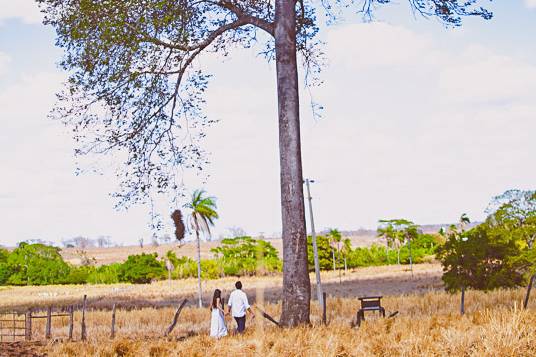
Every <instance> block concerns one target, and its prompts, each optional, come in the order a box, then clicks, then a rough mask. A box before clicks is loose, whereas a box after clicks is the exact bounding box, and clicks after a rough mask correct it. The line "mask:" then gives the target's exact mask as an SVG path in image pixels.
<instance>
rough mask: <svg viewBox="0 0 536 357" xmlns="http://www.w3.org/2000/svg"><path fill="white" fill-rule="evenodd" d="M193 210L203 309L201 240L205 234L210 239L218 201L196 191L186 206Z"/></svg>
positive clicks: (192, 219) (200, 304) (216, 215)
mask: <svg viewBox="0 0 536 357" xmlns="http://www.w3.org/2000/svg"><path fill="white" fill-rule="evenodd" d="M186 207H187V208H189V209H191V210H192V212H191V214H190V226H191V227H192V229H193V230H194V231H195V236H196V243H197V283H198V286H197V289H198V290H197V292H198V298H199V307H203V292H202V288H201V238H200V233H201V232H203V233H205V234H206V235H208V236H209V237H210V226H213V225H214V220H216V219H217V218H218V213H217V212H216V199H215V198H214V197H209V196H206V195H205V191H204V190H196V191H194V193H193V194H192V199H191V201H190V202H189V203H188V204H187V205H186Z"/></svg>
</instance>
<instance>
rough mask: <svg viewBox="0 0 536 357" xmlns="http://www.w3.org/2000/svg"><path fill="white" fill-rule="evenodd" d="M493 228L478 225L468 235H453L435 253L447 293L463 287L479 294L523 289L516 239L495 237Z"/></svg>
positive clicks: (454, 232) (453, 233) (504, 236)
mask: <svg viewBox="0 0 536 357" xmlns="http://www.w3.org/2000/svg"><path fill="white" fill-rule="evenodd" d="M495 233H497V232H496V231H494V229H493V227H491V226H489V225H487V224H481V225H479V226H477V227H475V228H473V229H471V230H470V231H467V232H457V231H452V232H450V233H449V235H448V238H447V241H446V243H445V245H444V246H442V247H440V248H439V249H438V257H439V259H440V260H441V264H442V265H443V270H444V274H443V278H442V279H443V281H444V283H445V288H446V289H447V290H448V291H456V290H459V289H461V288H462V287H470V288H473V289H478V290H491V289H495V288H499V287H504V288H509V287H515V286H519V285H522V284H523V283H524V275H523V271H522V269H521V268H522V267H523V266H525V265H526V262H525V261H523V259H520V257H522V254H521V249H520V247H519V245H518V244H517V242H516V240H515V239H511V237H509V236H508V235H504V234H495Z"/></svg>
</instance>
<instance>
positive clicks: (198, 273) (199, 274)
mask: <svg viewBox="0 0 536 357" xmlns="http://www.w3.org/2000/svg"><path fill="white" fill-rule="evenodd" d="M196 226H197V222H196ZM196 228H197V227H196ZM195 235H196V238H197V295H198V298H199V307H203V291H202V290H201V240H200V239H199V229H196V230H195Z"/></svg>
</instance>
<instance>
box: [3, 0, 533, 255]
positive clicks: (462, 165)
mask: <svg viewBox="0 0 536 357" xmlns="http://www.w3.org/2000/svg"><path fill="white" fill-rule="evenodd" d="M482 3H483V4H485V5H486V6H488V5H489V8H491V9H492V10H493V11H494V14H495V16H494V18H493V19H492V20H491V21H484V20H482V19H477V18H474V19H466V21H465V22H464V25H463V26H462V27H461V28H457V29H446V28H445V27H443V26H442V25H441V24H440V23H438V21H436V20H433V19H424V18H422V17H420V16H416V15H413V14H412V13H411V12H410V11H409V9H408V8H407V6H404V4H405V2H404V1H399V2H397V3H396V4H395V5H392V6H389V7H386V8H384V9H383V10H380V11H378V12H377V14H376V18H375V20H374V21H373V22H364V21H363V20H362V18H361V17H360V16H359V15H355V14H347V16H345V20H344V21H341V22H340V23H337V24H336V25H331V26H325V25H322V27H321V33H322V35H321V36H322V40H324V41H325V43H326V45H325V48H324V49H325V53H326V55H327V58H328V60H327V64H326V67H325V68H324V70H323V73H322V80H323V82H324V83H323V85H322V86H321V87H319V88H314V89H313V90H312V92H311V93H310V94H309V92H308V91H306V90H303V88H302V90H301V121H302V122H301V125H302V145H303V148H302V155H303V170H304V175H305V177H309V178H311V179H314V180H315V183H314V184H312V187H311V190H312V195H313V205H314V215H315V226H316V228H317V230H321V229H326V228H329V227H336V228H339V229H341V230H353V229H358V228H361V227H363V228H372V229H374V228H376V226H377V222H378V220H379V219H386V218H399V217H404V218H408V219H411V220H413V221H414V222H416V223H418V224H436V223H450V222H455V221H456V220H457V219H458V217H459V216H460V215H461V214H462V213H467V214H468V215H469V217H471V218H472V219H473V220H481V219H483V218H484V217H485V213H484V210H485V208H486V206H487V204H488V202H489V201H490V199H491V198H492V197H493V196H494V195H498V194H500V193H502V192H503V191H505V190H507V189H511V188H520V189H534V186H535V182H536V165H535V154H536V140H535V137H536V120H535V119H536V41H534V34H535V33H536V0H513V1H495V2H493V3H490V4H488V2H487V1H482ZM41 20H42V18H41V15H40V13H39V11H38V10H37V7H36V5H35V4H34V3H33V2H32V1H31V0H16V1H13V0H0V222H1V225H2V237H1V238H0V245H8V246H9V245H14V244H15V243H17V242H19V241H23V240H28V239H43V240H48V241H53V242H60V241H61V240H63V239H68V238H70V237H74V236H79V235H82V236H87V237H90V238H95V237H98V236H102V235H105V236H110V237H111V238H112V240H114V241H115V242H117V243H120V244H135V243H136V242H137V241H138V239H139V238H141V237H146V238H147V237H150V236H151V234H152V232H151V231H150V229H149V228H148V224H149V223H150V219H149V215H148V213H149V212H150V209H151V208H150V207H149V206H147V205H145V206H135V207H131V208H130V209H129V210H128V211H125V210H120V211H118V210H115V209H114V203H115V201H114V199H113V198H111V197H110V193H112V192H113V191H114V189H115V188H116V187H117V182H116V181H115V178H114V176H113V175H111V174H110V173H109V172H107V170H106V168H107V167H109V166H110V165H113V164H114V162H115V163H117V158H114V157H104V158H102V157H98V158H94V160H98V163H100V164H102V167H103V168H104V169H103V173H102V174H84V175H78V176H77V175H76V174H75V171H76V167H77V161H76V159H75V158H74V156H73V150H74V143H73V140H72V139H71V137H70V135H69V130H68V128H65V127H63V126H62V125H61V124H60V123H58V122H56V121H53V120H51V119H49V118H48V117H47V115H48V113H49V112H50V110H51V109H52V108H53V107H54V105H55V93H57V92H58V91H59V90H60V89H61V88H62V82H63V81H64V80H65V78H66V74H65V73H63V72H62V71H61V70H60V69H59V68H58V66H57V63H58V61H59V60H60V58H61V56H62V51H61V49H59V48H56V47H55V46H54V42H55V34H54V31H53V30H52V29H51V28H49V27H45V26H44V25H42V24H41ZM196 66H199V67H200V68H204V69H208V70H209V71H210V72H211V73H212V74H213V75H214V77H213V79H212V80H211V82H210V85H209V89H208V91H207V96H206V99H207V115H208V117H209V118H211V119H216V120H218V123H217V124H215V125H214V126H212V127H211V128H210V129H209V130H208V131H207V138H206V139H205V140H204V142H203V147H204V148H205V149H206V150H207V151H208V152H210V156H209V159H210V164H209V165H208V166H207V168H206V172H207V173H208V174H209V176H208V178H205V177H198V176H196V175H195V174H194V173H192V172H186V173H185V175H184V178H183V180H182V181H183V183H184V185H185V187H187V189H189V190H193V189H196V188H200V187H203V188H205V189H206V190H207V192H208V193H209V194H210V195H213V196H215V197H216V198H217V204H218V211H219V214H220V219H219V220H218V221H217V223H216V226H215V228H214V230H213V236H214V237H216V238H217V237H221V236H225V235H226V234H228V233H229V228H230V227H241V228H243V229H244V230H245V231H246V232H248V233H249V234H252V235H258V234H263V235H265V236H277V235H278V234H279V233H278V232H280V231H281V213H280V212H281V211H280V190H279V159H278V157H279V156H278V155H279V152H278V134H277V102H276V99H277V98H276V92H275V89H276V87H275V68H274V64H273V63H267V62H266V61H265V60H264V59H262V58H261V57H259V56H257V54H256V53H255V52H254V51H252V50H249V51H247V50H237V51H234V52H233V53H232V54H231V56H230V58H226V59H224V60H223V59H220V58H202V59H200V60H199V61H198V63H196ZM310 95H311V96H312V97H313V98H314V100H315V102H318V103H320V104H321V105H322V106H323V107H324V110H323V112H322V118H320V119H318V118H314V117H313V115H312V112H311V108H310ZM155 209H156V210H157V211H158V212H159V213H161V214H162V216H163V217H164V223H165V224H164V229H163V231H161V232H159V233H158V234H159V235H162V234H166V233H168V234H172V232H173V229H172V225H171V221H170V220H169V219H167V217H168V216H169V208H168V207H167V205H165V204H161V203H157V205H156V208H155ZM306 213H307V217H308V212H306ZM308 223H309V222H308Z"/></svg>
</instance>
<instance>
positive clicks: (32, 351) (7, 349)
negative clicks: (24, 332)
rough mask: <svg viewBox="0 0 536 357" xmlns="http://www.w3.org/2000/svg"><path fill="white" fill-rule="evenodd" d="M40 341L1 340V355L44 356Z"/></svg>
mask: <svg viewBox="0 0 536 357" xmlns="http://www.w3.org/2000/svg"><path fill="white" fill-rule="evenodd" d="M42 347H43V346H42V344H40V343H38V342H0V357H44V356H46V353H43V352H41V351H42Z"/></svg>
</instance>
